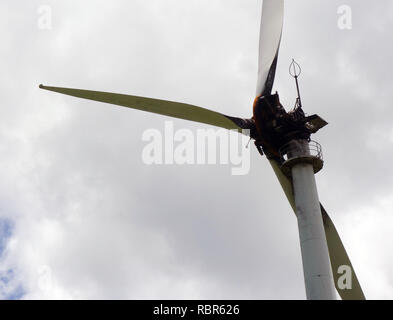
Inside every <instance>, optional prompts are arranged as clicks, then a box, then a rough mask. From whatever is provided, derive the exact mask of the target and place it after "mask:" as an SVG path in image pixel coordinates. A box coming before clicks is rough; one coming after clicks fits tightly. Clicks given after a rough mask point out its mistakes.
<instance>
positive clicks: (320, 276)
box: [281, 140, 336, 300]
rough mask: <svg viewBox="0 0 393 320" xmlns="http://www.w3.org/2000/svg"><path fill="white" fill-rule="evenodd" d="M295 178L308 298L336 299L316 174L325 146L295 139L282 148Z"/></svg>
mask: <svg viewBox="0 0 393 320" xmlns="http://www.w3.org/2000/svg"><path fill="white" fill-rule="evenodd" d="M281 156H283V158H284V159H285V162H284V163H283V165H282V168H283V169H284V171H285V172H286V173H287V174H288V175H289V176H291V177H292V184H293V190H294V197H295V204H296V216H297V220H298V227H299V237H300V247H301V251H302V260H303V272H304V281H305V285H306V294H307V299H310V300H335V299H336V291H335V287H334V280H333V274H332V269H331V264H330V257H329V251H328V246H327V241H326V235H325V230H324V226H323V221H322V214H321V207H320V202H319V198H318V191H317V185H316V182H315V176H314V174H315V173H316V172H318V171H320V170H321V169H322V166H323V159H322V151H321V146H320V145H319V144H318V143H316V142H314V141H312V142H310V143H309V142H308V141H307V140H292V141H291V142H289V143H288V144H287V145H285V146H284V147H283V148H282V149H281Z"/></svg>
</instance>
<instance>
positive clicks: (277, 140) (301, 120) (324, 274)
mask: <svg viewBox="0 0 393 320" xmlns="http://www.w3.org/2000/svg"><path fill="white" fill-rule="evenodd" d="M283 20H284V0H264V1H263V7H262V19H261V30H260V43H259V64H258V82H257V94H256V98H255V100H254V105H253V114H252V117H251V118H246V119H242V118H237V117H231V116H227V115H224V114H221V113H218V112H215V111H212V110H208V109H205V108H201V107H197V106H194V105H189V104H184V103H179V102H172V101H163V100H158V99H151V98H144V97H137V96H131V95H124V94H116V93H109V92H99V91H89V90H80V89H69V88H60V87H49V86H44V85H40V88H42V89H45V90H49V91H54V92H58V93H62V94H66V95H70V96H74V97H78V98H83V99H89V100H94V101H99V102H104V103H109V104H114V105H118V106H123V107H128V108H132V109H137V110H142V111H147V112H152V113H157V114H160V115H165V116H170V117H174V118H179V119H184V120H190V121H195V122H199V123H203V124H207V125H213V126H216V127H220V128H225V129H229V130H238V131H239V132H241V133H243V134H245V132H248V134H249V136H250V138H251V139H252V140H254V144H255V146H256V148H257V150H258V151H259V153H260V154H261V155H265V156H266V158H267V159H268V160H269V162H270V164H271V166H272V168H273V170H274V172H275V174H276V176H277V178H278V180H279V182H280V184H281V186H282V188H283V190H284V193H285V195H286V197H287V199H288V201H289V203H290V205H291V206H292V208H293V210H294V212H295V214H296V217H297V221H298V228H299V238H300V247H301V252H302V261H303V271H304V281H305V286H306V296H307V299H323V300H333V299H336V292H335V289H336V290H337V292H338V293H339V295H340V297H341V298H342V299H343V300H363V299H365V296H364V294H363V291H362V289H361V287H360V284H359V281H358V279H357V276H356V274H355V271H354V269H353V267H352V264H351V261H350V259H349V257H348V255H347V252H346V250H345V248H344V246H343V244H342V242H341V239H340V236H339V235H338V232H337V230H336V228H335V226H334V224H333V222H332V220H331V219H330V217H329V215H328V214H327V212H326V210H325V209H324V207H323V206H322V205H321V203H320V202H319V197H318V192H317V186H316V182H315V177H314V174H315V173H317V172H318V171H320V170H321V169H322V167H323V159H322V150H321V146H320V145H319V144H318V143H316V142H314V141H312V140H311V135H312V134H315V133H316V132H317V131H319V130H320V129H321V128H323V127H325V126H326V125H327V122H326V121H325V120H323V119H322V118H321V117H319V116H318V115H311V116H306V115H305V113H304V112H303V106H302V102H301V98H300V91H299V83H298V77H299V75H300V72H301V69H300V66H299V65H298V64H297V63H296V62H295V61H293V62H292V64H291V67H290V72H291V74H292V76H293V77H294V78H295V80H296V87H297V92H298V98H297V99H296V104H295V107H294V108H293V109H292V110H291V111H289V112H287V111H286V110H285V109H284V107H283V106H282V105H281V103H280V98H279V95H278V93H274V94H272V88H273V84H274V78H275V73H276V68H277V62H278V54H279V47H280V43H281V36H282V29H283ZM245 130H246V131H245ZM341 270H346V271H347V274H346V276H347V278H346V279H347V283H344V284H345V285H343V282H342V281H341V277H342V276H343V274H342V273H340V272H342V271H341Z"/></svg>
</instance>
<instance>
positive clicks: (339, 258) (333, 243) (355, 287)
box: [270, 160, 366, 300]
mask: <svg viewBox="0 0 393 320" xmlns="http://www.w3.org/2000/svg"><path fill="white" fill-rule="evenodd" d="M270 164H271V166H272V167H273V170H274V172H275V174H276V176H277V178H278V180H279V182H280V184H281V187H282V188H283V190H284V193H285V195H286V196H287V199H288V201H289V203H290V205H291V207H292V209H293V211H294V212H295V210H296V205H295V198H294V195H293V188H292V182H291V180H290V179H289V178H288V177H287V176H286V175H284V173H283V172H282V170H281V168H280V166H279V164H278V163H277V162H276V161H275V160H270ZM321 211H322V219H323V225H324V227H325V234H326V240H327V244H328V249H329V255H330V264H331V266H332V271H333V277H334V285H335V287H336V289H337V292H338V293H339V295H340V297H341V299H343V300H365V299H366V298H365V296H364V293H363V291H362V288H361V286H360V283H359V280H358V278H357V276H356V273H355V269H354V268H353V266H352V263H351V260H350V259H349V257H348V254H347V252H346V250H345V248H344V245H343V243H342V241H341V238H340V236H339V234H338V232H337V229H336V227H335V226H334V224H333V222H332V220H331V219H330V217H329V215H328V214H327V212H326V210H325V209H324V207H323V206H322V204H321ZM341 266H345V267H349V268H350V269H351V272H352V289H344V290H343V289H340V287H339V278H340V277H341V276H342V274H339V272H338V269H339V268H340V267H341Z"/></svg>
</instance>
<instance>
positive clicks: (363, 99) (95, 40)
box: [0, 0, 393, 299]
mask: <svg viewBox="0 0 393 320" xmlns="http://www.w3.org/2000/svg"><path fill="white" fill-rule="evenodd" d="M344 4H346V5H349V6H350V7H351V9H352V14H353V28H352V29H351V30H341V29H340V28H339V27H338V20H339V17H340V16H339V15H338V13H337V10H338V8H339V7H340V6H341V5H344ZM41 5H48V6H49V8H50V9H51V13H52V26H51V29H49V30H47V29H42V28H39V27H38V24H39V21H40V17H41V18H42V11H40V10H39V9H40V8H41V10H42V7H40V6H41ZM261 5H262V1H259V0H247V1H240V0H225V1H224V0H182V1H180V0H166V1H160V0H148V1H146V0H143V1H142V0H132V1H129V0H128V1H125V0H124V1H123V0H116V1H101V0H86V1H76V0H56V1H54V0H52V1H51V0H47V1H45V2H43V1H35V0H30V1H23V2H22V1H11V0H3V1H1V3H0V37H1V39H2V45H1V50H0V70H1V74H2V76H1V77H0V84H1V85H0V96H1V108H0V155H1V156H0V298H2V299H4V298H5V299H7V298H8V299H10V298H27V299H28V298H38V299H45V298H55V299H57V298H66V299H86V298H91V299H144V298H150V299H154V298H159V299H193V298H201V299H305V290H304V281H303V271H302V262H301V254H300V246H299V241H298V229H297V222H296V218H295V215H294V214H293V212H292V211H291V209H290V206H289V204H288V203H287V202H286V199H285V196H284V193H283V191H282V190H281V188H280V186H279V183H278V181H277V179H276V177H275V175H274V173H273V171H272V170H271V167H270V165H269V163H268V161H267V160H266V159H265V158H261V157H260V156H259V154H258V152H257V151H256V150H254V149H252V152H251V170H250V173H249V174H248V175H244V176H232V175H231V166H230V165H205V166H203V165H202V166H201V165H200V166H197V165H187V166H179V165H169V166H168V165H167V166H165V165H162V166H159V165H155V166H147V165H146V164H144V163H143V161H142V150H143V148H144V146H145V145H146V142H143V141H142V134H143V133H144V132H145V130H147V129H151V128H155V129H159V130H163V128H164V120H168V118H164V117H161V116H157V115H153V114H149V113H144V112H140V111H136V110H130V109H126V108H120V107H115V106H110V105H106V104H100V103H97V102H89V101H83V100H78V99H75V98H71V97H67V96H62V95H58V94H54V93H50V92H47V91H42V90H39V89H38V85H39V84H40V83H44V84H47V85H56V86H64V87H75V88H84V89H92V90H103V91H112V92H119V93H128V94H134V95H140V96H147V97H155V98H161V99H169V100H174V101H182V102H187V103H191V104H195V105H199V106H202V107H207V108H211V109H213V110H216V111H219V112H223V113H225V114H229V115H233V116H242V117H249V116H251V111H252V102H253V99H254V95H255V88H256V77H257V74H256V73H257V56H258V52H257V50H258V33H259V23H260V16H261ZM44 9H45V8H44ZM284 20H285V23H284V31H283V39H282V46H281V51H280V57H279V63H278V69H277V78H276V82H275V90H278V91H279V93H280V96H281V100H282V102H283V104H284V105H285V107H286V108H287V109H289V108H291V107H292V106H293V104H294V101H295V98H296V92H295V86H294V82H293V79H292V78H291V77H290V76H289V75H288V67H289V64H290V62H291V59H292V58H295V59H297V61H298V62H299V63H300V64H301V66H302V68H303V73H302V75H301V78H300V85H301V91H302V98H303V105H304V109H305V111H306V112H307V113H309V114H313V113H318V114H319V115H320V116H322V117H323V118H324V119H326V120H327V121H328V122H329V126H328V127H326V128H324V129H323V130H322V131H321V132H320V133H318V134H317V135H316V136H315V137H314V139H315V140H317V141H319V142H320V143H321V144H322V146H323V150H324V158H325V167H324V170H323V171H322V172H321V173H319V174H318V175H317V182H318V187H319V195H320V199H321V201H322V203H323V204H324V206H325V207H326V209H327V211H328V212H329V214H330V216H331V218H332V219H333V221H334V223H335V225H336V227H337V229H338V231H339V233H340V235H341V237H342V240H343V243H344V245H345V247H346V249H347V251H348V254H349V256H350V258H351V260H352V263H353V265H354V267H355V270H356V272H357V275H358V278H359V280H360V283H361V285H362V287H363V290H364V292H365V295H366V297H367V298H369V299H392V298H393V273H392V270H393V237H392V228H393V227H392V226H393V170H392V159H393V105H392V103H391V101H392V100H393V90H392V87H393V80H392V71H393V70H392V66H393V61H392V57H393V44H392V42H391V38H392V33H391V32H392V30H393V2H392V1H391V0H378V1H373V2H370V1H365V0H356V1H355V0H347V1H345V2H343V1H341V0H340V1H337V0H298V1H286V12H285V18H284ZM174 126H175V129H176V130H177V129H184V128H190V129H192V130H193V131H195V130H196V129H198V128H205V127H206V126H203V125H198V124H194V123H190V122H186V121H182V120H176V121H174Z"/></svg>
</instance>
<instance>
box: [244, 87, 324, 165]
mask: <svg viewBox="0 0 393 320" xmlns="http://www.w3.org/2000/svg"><path fill="white" fill-rule="evenodd" d="M252 119H253V121H254V123H255V129H254V130H253V132H252V135H253V137H252V138H254V139H255V145H256V146H257V148H258V150H259V151H260V153H261V154H263V153H265V154H266V156H267V157H268V158H274V159H277V160H280V155H279V149H280V148H281V147H282V146H283V145H285V144H287V143H288V142H289V141H291V140H294V139H296V140H297V139H305V140H310V136H311V134H312V133H315V132H317V131H318V130H319V129H321V128H322V127H324V126H325V125H327V122H326V121H324V120H323V119H322V118H320V117H319V116H317V115H313V116H309V117H306V115H305V113H304V112H303V110H302V108H301V106H299V105H297V106H296V107H295V108H294V109H293V110H292V111H291V112H286V110H285V109H284V107H283V106H282V104H281V103H280V97H279V95H278V94H277V93H276V94H273V95H269V96H263V97H258V98H256V99H255V102H254V108H253V118H252Z"/></svg>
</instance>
